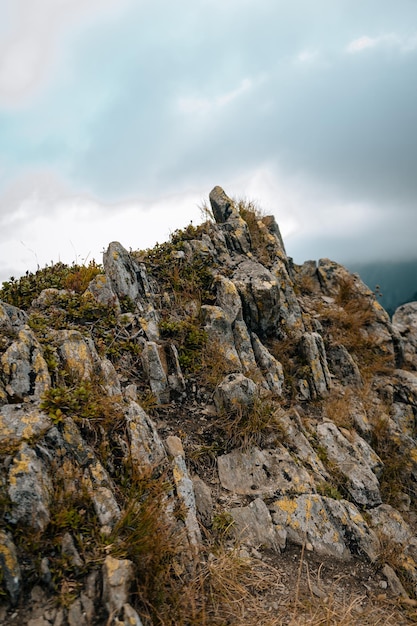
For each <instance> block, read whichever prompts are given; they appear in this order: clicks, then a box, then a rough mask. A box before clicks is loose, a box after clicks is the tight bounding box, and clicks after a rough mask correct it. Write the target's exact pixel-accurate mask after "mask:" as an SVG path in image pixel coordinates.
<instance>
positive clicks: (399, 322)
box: [392, 302, 417, 370]
mask: <svg viewBox="0 0 417 626" xmlns="http://www.w3.org/2000/svg"><path fill="white" fill-rule="evenodd" d="M392 324H393V327H394V329H395V330H396V331H397V332H398V333H399V335H400V337H401V339H402V344H403V359H404V365H405V366H406V367H409V368H411V369H413V370H417V302H408V303H407V304H403V305H402V306H400V307H398V309H397V310H396V311H395V313H394V315H393V316H392Z"/></svg>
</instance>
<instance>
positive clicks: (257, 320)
mask: <svg viewBox="0 0 417 626" xmlns="http://www.w3.org/2000/svg"><path fill="white" fill-rule="evenodd" d="M233 282H234V284H235V285H236V287H237V290H238V291H239V294H240V297H241V300H242V307H243V318H244V320H245V322H246V324H247V326H248V328H249V329H250V330H251V331H253V332H255V333H257V334H258V335H259V336H261V337H263V336H270V335H276V334H279V333H280V332H281V328H280V307H281V302H280V289H279V285H278V281H277V279H276V278H275V277H274V276H273V274H272V273H271V272H270V271H269V270H268V269H267V268H266V267H264V266H263V265H261V264H260V263H258V262H257V261H252V260H250V259H247V260H244V261H242V263H240V264H239V265H238V267H237V269H236V270H235V272H234V274H233Z"/></svg>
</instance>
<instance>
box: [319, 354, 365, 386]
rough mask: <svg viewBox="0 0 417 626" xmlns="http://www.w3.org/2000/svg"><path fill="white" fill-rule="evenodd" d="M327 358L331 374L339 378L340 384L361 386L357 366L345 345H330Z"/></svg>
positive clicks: (361, 382) (360, 377)
mask: <svg viewBox="0 0 417 626" xmlns="http://www.w3.org/2000/svg"><path fill="white" fill-rule="evenodd" d="M327 360H328V362H329V365H330V369H331V370H332V372H333V374H334V375H335V376H336V377H337V378H338V379H339V380H340V382H341V383H342V385H352V386H353V387H361V386H362V384H363V381H362V376H361V373H360V371H359V367H358V366H357V365H356V363H355V361H354V360H353V358H352V357H351V355H350V354H349V352H348V351H347V350H346V348H345V346H342V345H339V346H331V347H330V349H329V350H327Z"/></svg>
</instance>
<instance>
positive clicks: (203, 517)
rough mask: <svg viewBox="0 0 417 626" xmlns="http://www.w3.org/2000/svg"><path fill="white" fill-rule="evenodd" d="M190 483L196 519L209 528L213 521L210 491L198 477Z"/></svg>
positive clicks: (194, 477)
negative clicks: (191, 484) (192, 490)
mask: <svg viewBox="0 0 417 626" xmlns="http://www.w3.org/2000/svg"><path fill="white" fill-rule="evenodd" d="M192 481H193V488H194V496H195V506H196V511H197V519H198V520H199V521H200V522H201V523H202V524H203V525H204V526H205V527H206V528H210V527H211V523H212V519H213V498H212V495H211V489H210V487H209V486H208V485H206V483H205V482H204V481H203V480H202V479H201V478H200V477H199V476H193V478H192Z"/></svg>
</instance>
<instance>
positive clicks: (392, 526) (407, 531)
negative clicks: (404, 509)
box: [368, 504, 414, 546]
mask: <svg viewBox="0 0 417 626" xmlns="http://www.w3.org/2000/svg"><path fill="white" fill-rule="evenodd" d="M368 515H369V518H370V524H371V526H372V528H373V529H374V530H375V531H376V532H378V534H379V535H380V536H381V537H383V538H384V539H386V540H389V541H392V542H394V543H395V544H399V545H403V546H405V545H407V544H408V543H410V541H411V540H412V539H413V537H414V536H413V532H412V530H411V528H410V526H409V525H408V524H407V522H406V521H405V520H404V518H403V517H402V516H401V514H400V513H399V512H398V511H397V510H396V509H394V508H393V507H392V506H390V505H389V504H381V505H380V506H378V507H376V508H374V509H371V510H369V511H368Z"/></svg>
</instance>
